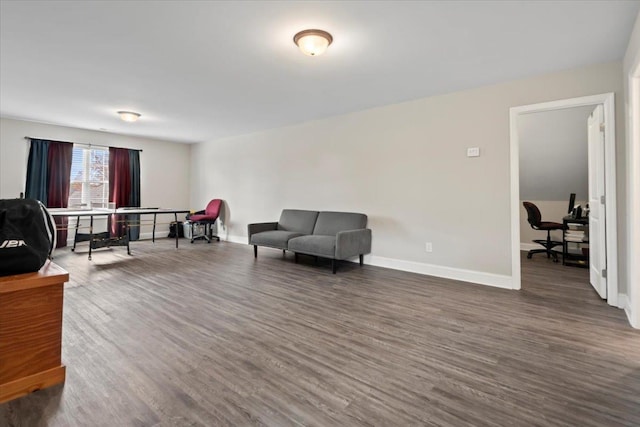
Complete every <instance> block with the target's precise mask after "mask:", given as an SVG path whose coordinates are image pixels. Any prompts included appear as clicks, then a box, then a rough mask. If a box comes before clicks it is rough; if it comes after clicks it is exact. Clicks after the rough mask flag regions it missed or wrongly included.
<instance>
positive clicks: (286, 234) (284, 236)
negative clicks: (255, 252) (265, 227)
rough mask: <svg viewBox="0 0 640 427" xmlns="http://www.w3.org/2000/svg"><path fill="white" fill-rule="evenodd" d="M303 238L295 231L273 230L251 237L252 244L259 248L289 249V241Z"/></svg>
mask: <svg viewBox="0 0 640 427" xmlns="http://www.w3.org/2000/svg"><path fill="white" fill-rule="evenodd" d="M298 236H302V234H301V233H296V232H295V231H284V230H272V231H263V232H261V233H256V234H254V235H252V236H251V244H252V245H258V246H271V247H273V248H280V249H287V243H288V242H289V239H292V238H294V237H298Z"/></svg>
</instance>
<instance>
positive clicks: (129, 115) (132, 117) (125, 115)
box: [118, 111, 140, 122]
mask: <svg viewBox="0 0 640 427" xmlns="http://www.w3.org/2000/svg"><path fill="white" fill-rule="evenodd" d="M118 114H119V115H120V118H121V119H122V120H124V121H125V122H135V121H137V120H138V119H139V118H140V113H134V112H133V111H118Z"/></svg>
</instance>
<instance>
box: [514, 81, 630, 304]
mask: <svg viewBox="0 0 640 427" xmlns="http://www.w3.org/2000/svg"><path fill="white" fill-rule="evenodd" d="M598 104H602V106H603V107H604V124H605V130H604V132H605V150H604V151H605V153H604V157H605V160H604V162H605V191H606V195H605V215H606V225H605V233H606V251H607V302H608V303H609V305H613V306H616V307H617V306H618V237H617V236H618V217H617V206H616V203H617V200H618V199H617V197H616V121H615V95H614V93H613V92H610V93H603V94H599V95H590V96H582V97H579V98H570V99H561V100H557V101H550V102H543V103H539V104H531V105H521V106H518V107H512V108H510V109H509V134H510V152H511V156H510V157H511V159H510V162H511V275H512V288H513V289H520V288H521V282H522V281H521V266H520V153H519V147H520V141H519V137H518V116H519V115H521V114H530V113H539V112H543V111H555V110H562V109H566V108H573V107H583V106H588V105H593V106H596V105H598ZM585 126H586V124H585Z"/></svg>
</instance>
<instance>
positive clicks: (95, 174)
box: [69, 146, 109, 208]
mask: <svg viewBox="0 0 640 427" xmlns="http://www.w3.org/2000/svg"><path fill="white" fill-rule="evenodd" d="M108 203H109V150H108V149H104V148H94V147H91V148H85V147H78V146H74V147H73V158H72V161H71V188H70V190H69V207H73V206H76V207H77V206H83V207H88V208H106V207H107V206H108Z"/></svg>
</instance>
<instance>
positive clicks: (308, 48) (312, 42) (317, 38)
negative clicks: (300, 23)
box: [293, 30, 333, 56]
mask: <svg viewBox="0 0 640 427" xmlns="http://www.w3.org/2000/svg"><path fill="white" fill-rule="evenodd" d="M332 41H333V37H332V36H331V34H329V33H327V32H326V31H323V30H304V31H300V32H299V33H298V34H296V35H295V36H293V42H294V43H295V44H296V45H297V46H298V47H299V48H300V50H301V51H302V53H304V54H305V55H309V56H318V55H322V54H323V53H324V51H325V50H327V48H328V47H329V45H330V44H331V42H332Z"/></svg>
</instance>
